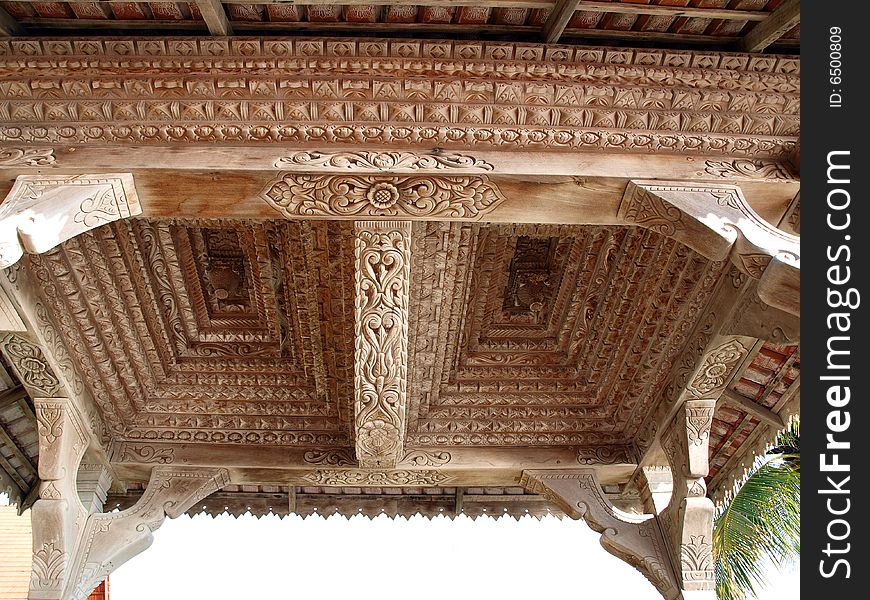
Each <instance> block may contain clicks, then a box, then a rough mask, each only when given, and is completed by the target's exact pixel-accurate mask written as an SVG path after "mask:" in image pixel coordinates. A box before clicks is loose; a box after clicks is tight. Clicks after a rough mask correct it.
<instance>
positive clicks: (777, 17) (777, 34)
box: [741, 0, 801, 52]
mask: <svg viewBox="0 0 870 600" xmlns="http://www.w3.org/2000/svg"><path fill="white" fill-rule="evenodd" d="M800 21H801V2H800V0H785V1H784V2H783V3H782V4H780V5H779V7H778V8H777V9H776V10H774V11H773V12H772V13H770V16H769V17H767V18H766V19H765V20H764V21H762V22H761V23H759V24H758V25H756V26H755V27H753V28H752V29H751V30H749V33H747V34H746V36H745V37H744V38H743V41H742V43H741V46H742V47H743V50H744V51H746V52H761V51H762V50H764V49H765V48H767V47H768V46H770V45H771V44H772V43H774V42H775V41H776V40H778V39H779V38H781V37H782V35H783V34H784V33H786V32H787V31H789V30H790V29H792V28H793V27H794V26H795V25H797V24H798V23H800Z"/></svg>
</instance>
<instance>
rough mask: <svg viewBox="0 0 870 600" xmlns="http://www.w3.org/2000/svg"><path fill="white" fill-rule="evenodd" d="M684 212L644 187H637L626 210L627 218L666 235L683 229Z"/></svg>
mask: <svg viewBox="0 0 870 600" xmlns="http://www.w3.org/2000/svg"><path fill="white" fill-rule="evenodd" d="M682 218H683V213H682V211H680V209H679V208H677V207H676V206H672V205H671V204H668V203H667V202H665V201H664V200H662V199H661V198H659V197H658V196H656V195H655V194H652V193H650V192H649V191H648V190H645V189H643V188H637V189H635V192H634V194H633V195H632V197H631V198H630V205H629V206H628V208H627V209H626V211H625V220H626V221H629V222H631V223H637V224H638V225H642V226H644V227H648V228H650V229H652V230H653V231H656V232H658V233H660V234H662V235H664V236H672V235H674V234H675V233H676V232H677V231H678V230H680V229H683V227H684V225H683V222H682Z"/></svg>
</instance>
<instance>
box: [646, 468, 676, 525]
mask: <svg viewBox="0 0 870 600" xmlns="http://www.w3.org/2000/svg"><path fill="white" fill-rule="evenodd" d="M639 479H640V481H639V482H638V483H639V484H640V485H639V486H638V487H639V488H640V501H641V502H642V503H643V509H644V512H646V513H647V514H651V515H658V514H660V513H661V512H662V511H663V510H664V509H665V508H666V507H667V506H668V503H669V502H670V501H671V494H673V491H674V480H673V478H672V476H671V470H670V468H668V467H662V466H651V467H642V468H641V470H640V476H639Z"/></svg>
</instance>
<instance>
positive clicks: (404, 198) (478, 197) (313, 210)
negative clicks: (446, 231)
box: [261, 173, 504, 219]
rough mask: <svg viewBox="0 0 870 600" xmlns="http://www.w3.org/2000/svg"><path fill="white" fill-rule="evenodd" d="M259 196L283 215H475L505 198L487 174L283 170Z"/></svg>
mask: <svg viewBox="0 0 870 600" xmlns="http://www.w3.org/2000/svg"><path fill="white" fill-rule="evenodd" d="M261 196H262V197H263V198H264V199H265V200H266V201H267V202H268V203H269V204H270V205H271V206H272V207H273V208H275V209H276V210H278V211H279V212H281V213H282V214H283V215H284V216H285V217H287V218H295V217H334V218H342V217H344V218H349V217H415V218H423V217H426V218H430V217H440V218H445V219H476V218H479V217H481V216H483V215H484V214H486V213H487V212H488V211H489V210H491V209H492V208H494V207H495V205H496V204H498V203H499V202H501V201H502V200H504V196H502V194H501V192H500V191H499V189H498V188H497V187H496V186H495V184H493V183H492V182H490V181H489V180H488V179H487V178H485V177H475V176H428V175H416V176H410V177H377V176H340V175H301V174H293V173H286V174H284V175H282V176H281V177H279V178H278V179H277V180H276V181H274V182H272V183H271V184H270V185H269V186H268V187H267V188H266V189H265V190H264V191H263V192H262V194H261Z"/></svg>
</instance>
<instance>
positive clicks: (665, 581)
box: [520, 469, 681, 600]
mask: <svg viewBox="0 0 870 600" xmlns="http://www.w3.org/2000/svg"><path fill="white" fill-rule="evenodd" d="M520 485H522V486H523V487H525V488H526V489H528V490H529V491H531V492H535V493H538V494H541V495H543V496H544V497H546V498H547V499H548V500H549V501H551V502H553V503H554V504H556V505H557V506H558V507H559V508H561V509H562V511H563V512H565V514H567V515H568V516H570V517H571V518H572V519H583V520H585V521H586V523H587V524H588V525H589V526H590V527H591V528H592V529H593V530H595V531H597V532H599V533H601V545H602V546H603V547H604V549H605V550H607V551H608V552H610V553H611V554H613V555H614V556H616V557H617V558H620V559H622V560H624V561H625V562H627V563H628V564H630V565H631V566H633V567H634V568H635V569H637V570H638V571H640V572H641V573H643V575H644V576H645V577H646V578H647V579H648V580H649V581H650V583H652V584H653V585H654V586H655V587H656V589H657V590H658V591H659V593H661V595H662V596H663V597H664V598H667V599H668V600H673V599H675V598H679V597H680V594H681V592H680V589H679V586H678V585H677V580H676V578H675V575H674V571H673V569H672V567H671V563H670V560H669V557H668V551H667V547H666V546H665V543H664V539H663V537H662V532H661V530H660V528H659V525H658V523H657V521H656V519H655V518H654V517H651V516H649V515H645V516H641V517H638V516H635V515H631V514H628V513H623V512H622V511H620V510H619V509H617V508H616V507H614V506H613V505H612V504H611V503H610V502H609V501H608V500H607V498H606V497H605V496H604V492H603V491H602V489H601V486H600V484H599V483H598V479H597V478H596V476H595V471H594V470H592V469H570V470H560V471H540V470H531V471H529V470H527V471H523V474H522V477H521V479H520Z"/></svg>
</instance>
